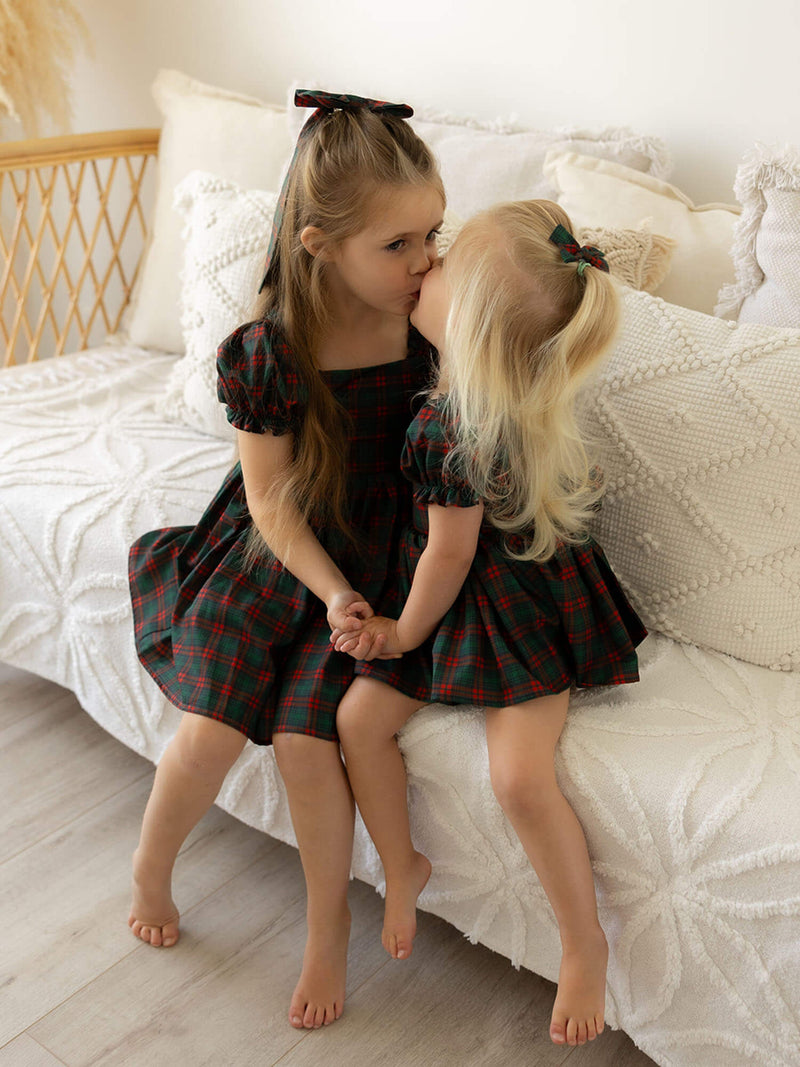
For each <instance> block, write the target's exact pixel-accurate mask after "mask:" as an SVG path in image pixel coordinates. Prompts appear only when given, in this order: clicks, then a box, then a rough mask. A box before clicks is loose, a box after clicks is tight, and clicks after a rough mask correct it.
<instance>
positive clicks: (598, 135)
mask: <svg viewBox="0 0 800 1067" xmlns="http://www.w3.org/2000/svg"><path fill="white" fill-rule="evenodd" d="M313 87H315V83H314V82H313V81H311V82H309V83H305V84H303V85H301V84H300V83H299V82H297V83H295V84H294V85H293V86H292V87H291V88H290V90H289V96H288V105H287V109H286V114H287V119H288V123H289V135H290V137H291V139H292V141H295V140H296V139H297V134H298V133H299V131H300V129H301V127H302V126H303V123H304V122H305V121H306V119H307V118H308V117H309V116H310V115H311V114H312V113H313V112H312V110H310V109H307V108H298V107H295V106H294V93H295V90H296V89H298V88H313ZM316 87H317V88H318V87H319V86H318V84H317V85H316ZM362 95H370V94H369V93H363V94H362ZM371 95H375V94H371ZM403 102H408V103H411V104H413V100H409V101H403ZM415 112H416V113H415V116H414V118H412V119H410V120H409V122H410V125H411V126H412V127H413V128H414V130H415V131H416V132H417V134H418V135H419V136H420V137H421V138H422V139H423V141H425V143H426V144H427V145H428V146H429V148H431V149H432V150H433V151H434V153H435V154H436V156H437V158H438V160H439V165H440V168H441V172H442V179H443V180H444V187H445V190H446V192H447V203H448V205H449V206H450V207H451V208H452V209H453V211H455V212H456V213H457V214H458V215H460V216H462V217H463V218H469V216H470V215H473V214H474V213H475V212H476V211H479V210H481V209H482V208H485V207H489V206H490V205H491V204H496V203H498V202H499V201H502V200H526V199H535V198H544V199H553V198H554V197H555V190H554V189H553V186H552V184H551V183H550V182H549V181H548V180H547V179H546V178H545V177H544V176H543V174H542V167H543V164H544V159H545V155H546V153H547V152H548V150H549V149H551V148H557V149H558V150H559V151H562V152H563V151H568V150H572V151H577V152H584V153H586V154H587V155H596V156H603V157H604V158H608V159H615V160H617V161H618V162H620V163H624V164H626V165H627V166H629V167H633V168H635V169H636V170H641V171H647V172H648V173H650V174H655V175H657V176H658V177H666V176H667V175H668V173H669V171H670V169H671V161H670V158H669V154H668V153H667V150H666V147H665V145H664V143H663V142H662V141H660V140H659V139H658V138H656V137H643V136H640V135H639V134H635V133H633V132H632V131H631V130H629V129H628V128H627V127H609V128H607V129H604V130H597V131H591V130H583V129H577V128H575V129H573V128H560V129H553V130H521V129H518V128H516V127H514V126H513V125H511V124H510V123H504V122H503V121H502V120H497V121H495V122H489V123H487V122H478V121H475V120H474V119H468V118H454V117H452V116H447V115H438V114H436V113H435V112H432V111H430V110H425V109H422V110H418V109H415Z"/></svg>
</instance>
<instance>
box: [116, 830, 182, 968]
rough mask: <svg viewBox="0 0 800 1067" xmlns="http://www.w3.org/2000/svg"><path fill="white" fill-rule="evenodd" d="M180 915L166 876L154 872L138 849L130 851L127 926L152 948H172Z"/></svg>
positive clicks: (177, 934)
mask: <svg viewBox="0 0 800 1067" xmlns="http://www.w3.org/2000/svg"><path fill="white" fill-rule="evenodd" d="M179 919H180V916H179V914H178V909H177V908H176V907H175V903H174V901H173V899H172V892H171V885H170V879H169V877H167V879H166V881H164V878H163V876H161V875H156V874H155V873H154V872H153V871H152V870H151V869H150V868H149V866H148V865H147V864H146V863H145V862H144V861H142V859H141V858H140V856H139V854H138V851H137V852H134V854H133V898H132V900H131V913H130V915H129V916H128V926H130V928H131V930H132V931H133V933H134V934H135V935H136V937H138V938H139V939H140V940H142V941H146V942H147V943H148V944H149V945H153V946H154V947H156V948H172V946H173V945H175V944H177V942H178V938H179V936H180V932H179V930H178V921H179Z"/></svg>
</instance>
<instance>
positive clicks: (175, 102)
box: [127, 70, 291, 352]
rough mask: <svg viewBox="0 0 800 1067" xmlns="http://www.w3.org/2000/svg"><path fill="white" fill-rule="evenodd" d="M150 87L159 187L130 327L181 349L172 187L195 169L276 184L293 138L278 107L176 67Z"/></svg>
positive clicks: (179, 254) (145, 338)
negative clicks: (156, 120) (158, 125)
mask: <svg viewBox="0 0 800 1067" xmlns="http://www.w3.org/2000/svg"><path fill="white" fill-rule="evenodd" d="M152 91H153V96H154V97H155V100H156V103H157V104H158V107H159V110H160V111H161V113H162V115H163V116H164V124H163V128H162V131H161V140H160V142H159V148H158V191H157V193H156V203H155V210H154V213H153V225H152V229H151V233H150V240H149V244H148V248H147V251H146V252H145V256H144V260H143V263H142V273H141V276H140V279H139V283H138V285H137V289H136V292H135V294H134V298H133V304H132V309H131V313H130V315H129V318H128V321H127V333H128V336H129V338H130V340H131V341H133V342H134V343H135V344H137V345H142V346H144V347H146V348H160V349H163V350H164V351H166V352H180V351H182V350H183V342H182V339H181V327H180V314H179V310H178V304H179V299H180V281H179V274H180V270H181V263H182V261H183V241H182V239H181V220H180V218H179V217H178V216H177V215H176V214H175V212H174V211H173V194H174V190H175V186H176V185H177V184H178V182H179V181H180V180H181V179H182V178H184V177H185V176H186V175H187V174H188V173H189V172H190V171H192V170H198V169H199V170H207V171H210V172H212V173H214V174H219V175H220V176H221V177H223V178H230V179H231V180H232V181H235V182H239V183H241V184H242V185H244V186H246V187H250V186H254V187H257V188H262V189H276V188H278V185H279V181H280V174H281V170H282V168H283V166H284V163H285V162H286V159H287V157H288V156H289V154H290V151H291V144H290V142H289V136H288V134H287V132H286V115H285V112H284V109H283V108H282V107H279V106H274V107H273V106H271V105H267V104H263V103H262V102H261V101H260V100H255V99H253V98H252V97H249V96H241V95H239V94H237V93H231V92H227V91H226V90H224V89H217V88H214V87H213V86H210V85H204V84H203V83H202V82H198V81H194V80H193V79H192V78H188V77H187V76H186V75H185V74H180V73H179V72H178V71H174V70H162V71H160V72H159V74H158V76H157V77H156V79H155V81H154V83H153V88H152Z"/></svg>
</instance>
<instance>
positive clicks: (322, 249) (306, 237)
mask: <svg viewBox="0 0 800 1067" xmlns="http://www.w3.org/2000/svg"><path fill="white" fill-rule="evenodd" d="M300 243H301V244H302V246H303V248H305V250H306V252H308V254H309V255H310V256H315V257H316V256H322V259H323V260H326V259H329V258H330V244H329V242H328V238H327V237H326V235H325V233H324V232H323V231H322V230H321V229H320V228H319V226H305V227H304V228H303V231H302V232H301V234H300Z"/></svg>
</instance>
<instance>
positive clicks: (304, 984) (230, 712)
mask: <svg viewBox="0 0 800 1067" xmlns="http://www.w3.org/2000/svg"><path fill="white" fill-rule="evenodd" d="M296 103H298V105H299V106H304V107H314V108H315V111H314V113H313V115H312V116H311V118H310V119H309V120H308V122H307V123H306V125H305V126H304V128H303V132H302V133H301V135H300V138H299V140H298V146H297V150H296V153H295V157H294V160H293V162H292V164H291V166H290V169H289V172H288V175H287V180H286V183H285V185H284V189H283V193H282V197H281V202H280V205H279V211H278V215H277V218H276V232H275V234H274V236H273V241H272V243H271V247H270V251H269V254H268V266H267V270H266V275H265V278H264V282H263V285H262V290H261V298H260V307H259V310H258V314H257V316H256V319H255V321H254V322H251V323H248V324H246V325H244V326H241V327H240V328H239V329H237V330H236V331H235V332H234V333H233V334H232V335H231V336H230V337H229V338H228V339H227V340H226V341H225V342H224V343H223V344H222V345H221V346H220V349H219V353H218V371H219V396H220V399H221V400H222V401H223V402H224V403H225V404H226V405H227V412H228V418H229V420H230V422H231V423H232V424H233V425H234V426H235V427H236V429H237V431H238V432H237V442H238V452H239V461H238V462H237V463H236V465H235V466H234V468H233V470H232V471H231V472H230V473H229V474H228V476H227V477H226V478H225V481H224V483H223V485H222V487H221V488H220V490H219V492H218V493H217V495H216V496H215V498H214V500H213V501H212V502H211V504H210V505H209V507H208V508H207V510H206V512H205V514H204V515H203V516H202V518H201V519H200V521H199V522H198V524H197V525H196V526H194V527H179V528H173V529H168V530H157V531H154V532H152V533H149V534H146V535H144V536H143V537H141V538H140V539H139V540H138V541H137V542H136V543H135V544H134V546H133V548H132V549H131V555H130V585H131V596H132V601H133V610H134V621H135V637H136V646H137V651H138V654H139V657H140V660H141V662H142V663H143V665H144V666H145V668H146V669H147V670H148V672H149V673H150V674H151V675H152V677H153V678H154V679H155V681H156V683H157V684H158V685H159V686H160V688H161V689H162V691H163V692H164V694H165V695H166V696H167V698H168V699H169V700H170V701H171V702H172V703H173V704H174V705H175V706H176V707H178V708H180V709H182V710H183V711H184V712H185V713H186V714H184V716H183V718H182V720H181V722H180V725H179V727H178V731H177V733H176V735H175V738H174V739H173V741H172V742H171V743H170V745H169V747H168V748H167V750H166V752H165V753H164V756H163V758H162V759H161V762H160V763H159V766H158V770H157V772H156V777H155V782H154V785H153V791H152V794H151V796H150V799H149V802H148V805H147V809H146V811H145V815H144V823H143V827H142V833H141V838H140V842H139V847H138V849H137V850H136V853H135V856H134V890H133V904H132V908H131V914H130V919H129V924H130V926H131V928H132V930H133V932H134V934H135V935H136V936H137V937H139V938H141V939H142V940H144V941H147V942H149V943H150V944H151V945H156V946H171V945H174V944H175V943H176V941H177V940H178V911H177V909H176V907H175V904H174V903H173V899H172V889H171V879H172V869H173V865H174V863H175V858H176V856H177V853H178V850H179V848H180V846H181V845H182V843H183V841H184V840H185V838H186V836H187V834H188V833H189V831H190V830H191V829H192V827H194V826H195V824H196V823H197V822H198V821H199V819H200V818H201V817H202V815H203V814H204V813H205V811H206V810H207V809H208V807H209V806H210V805H211V804H212V802H213V801H214V799H215V797H216V795H217V793H218V791H219V789H220V786H221V784H222V782H223V779H224V778H225V775H226V773H227V771H228V770H229V769H230V767H231V766H232V764H233V763H234V761H235V760H236V758H237V757H238V755H239V754H240V752H241V751H242V749H243V747H244V745H245V742H246V740H247V739H248V738H249V739H250V740H251V741H253V742H255V743H256V744H260V745H267V744H272V745H273V746H274V749H275V756H276V759H277V763H278V767H279V769H280V772H281V774H282V776H283V779H284V782H285V784H286V788H287V793H288V797H289V804H290V810H291V815H292V819H293V823H294V828H295V832H296V836H297V842H298V845H299V849H300V856H301V859H302V862H303V869H304V873H305V877H306V884H307V890H308V911H307V920H308V940H307V944H306V951H305V956H304V962H303V971H302V974H301V976H300V980H299V982H298V984H297V987H296V989H295V992H294V995H293V997H292V1000H291V1005H290V1009H289V1016H290V1022H291V1023H292V1025H293V1026H295V1027H317V1026H321V1025H323V1024H327V1023H330V1022H332V1021H333V1020H334V1019H337V1018H338V1017H339V1016H340V1015H341V1012H342V1006H343V1002H344V991H345V966H346V958H347V943H348V931H349V922H350V916H349V911H348V907H347V886H348V880H349V874H350V862H351V851H352V840H353V822H354V807H353V800H352V794H351V792H350V788H349V785H348V782H347V778H346V775H345V771H344V767H343V766H342V762H341V758H340V753H339V742H338V735H337V732H336V721H335V717H336V707H337V704H338V703H339V701H340V700H341V698H342V696H343V695H344V693H345V691H346V689H347V687H348V685H349V684H350V683H351V681H352V678H353V669H354V666H355V664H354V662H353V661H352V660H350V659H349V658H348V657H345V656H341V655H338V654H337V653H336V652H335V651H334V650H333V648H332V646H331V644H330V641H329V636H330V628H331V626H337V627H339V628H340V629H343V630H345V631H346V630H347V629H348V627H350V626H352V625H354V624H357V622H358V620H359V619H363V618H364V617H365V616H367V615H369V614H371V611H370V608H369V607H368V604H369V602H370V601H373V600H374V601H376V602H377V600H378V599H379V598H380V596H381V593H382V591H383V589H384V586H385V585H386V583H387V580H389V579H391V581H392V582H394V581H396V575H395V574H391V575H389V574H387V566H388V560H389V558H390V557H391V555H392V552H393V549H396V546H397V543H398V539H399V534H400V530H401V528H402V524H403V523H404V522H405V521H407V519H408V517H409V516H410V512H411V499H410V493H409V491H408V486H407V483H406V482H405V480H404V479H403V478H402V476H401V475H400V472H399V470H398V456H399V454H400V451H401V449H402V444H403V438H404V434H405V430H406V428H407V426H408V423H409V420H410V418H411V414H412V401H413V398H414V397H415V395H416V394H417V393H418V391H419V389H420V388H421V386H422V385H423V383H425V382H426V381H428V380H429V376H430V355H431V348H430V345H429V344H428V342H427V341H425V340H424V339H423V338H422V337H421V336H420V334H418V333H417V331H416V330H414V329H411V328H410V327H409V321H408V317H409V313H410V312H411V311H412V310H413V308H414V307H415V306H416V303H417V298H418V295H419V289H420V286H421V283H422V279H423V277H424V276H425V274H426V273H427V271H428V270H429V268H430V266H431V262H432V261H433V259H434V258H435V255H436V235H437V231H438V228H439V227H440V225H441V222H442V212H443V209H444V193H443V188H442V183H441V179H440V177H439V174H438V171H437V168H436V165H435V163H434V161H433V159H432V157H431V154H430V152H429V151H428V149H427V148H426V146H425V145H424V144H423V143H422V142H421V141H420V140H419V138H418V137H417V136H416V135H415V134H414V133H413V131H412V130H411V128H410V127H409V126H408V124H407V123H406V122H404V121H403V116H408V115H409V114H410V113H411V110H410V108H408V107H406V106H405V105H389V104H384V103H381V102H379V101H368V100H363V99H361V98H356V97H347V96H337V95H333V94H328V93H322V94H314V95H312V94H309V93H298V95H297V97H296ZM395 555H396V552H395ZM354 580H357V582H358V590H359V591H356V589H355V588H354V585H353V582H354Z"/></svg>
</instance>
